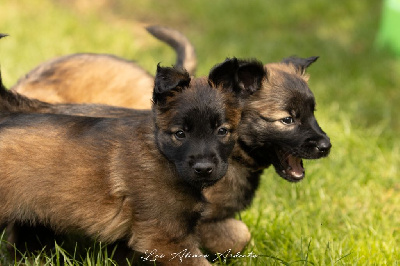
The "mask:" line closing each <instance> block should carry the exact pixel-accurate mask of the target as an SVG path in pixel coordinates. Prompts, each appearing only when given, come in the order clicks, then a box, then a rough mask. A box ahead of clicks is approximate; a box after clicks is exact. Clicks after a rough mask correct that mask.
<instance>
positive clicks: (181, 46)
mask: <svg viewBox="0 0 400 266" xmlns="http://www.w3.org/2000/svg"><path fill="white" fill-rule="evenodd" d="M146 30H147V31H148V32H149V33H150V34H151V35H153V36H154V37H156V38H157V39H159V40H161V41H163V42H165V43H167V44H168V45H169V46H171V47H172V48H173V49H174V50H175V51H176V53H177V57H176V63H175V66H177V67H182V68H185V69H186V70H187V71H188V72H189V74H190V75H191V76H194V75H195V72H196V67H197V58H196V52H195V49H194V47H193V45H192V44H191V43H190V41H189V40H188V39H187V38H186V37H185V36H184V35H183V34H182V33H180V32H179V31H177V30H174V29H171V28H168V27H163V26H149V27H147V28H146Z"/></svg>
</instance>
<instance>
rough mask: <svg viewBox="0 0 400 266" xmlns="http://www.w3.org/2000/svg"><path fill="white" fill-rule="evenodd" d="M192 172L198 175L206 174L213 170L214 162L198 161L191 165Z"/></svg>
mask: <svg viewBox="0 0 400 266" xmlns="http://www.w3.org/2000/svg"><path fill="white" fill-rule="evenodd" d="M193 169H194V172H195V173H196V174H197V175H199V176H208V175H210V174H211V173H212V172H213V170H214V164H213V163H208V162H198V163H195V164H194V165H193Z"/></svg>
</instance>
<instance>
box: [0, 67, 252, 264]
mask: <svg viewBox="0 0 400 266" xmlns="http://www.w3.org/2000/svg"><path fill="white" fill-rule="evenodd" d="M236 68H238V62H237V60H227V61H226V62H224V63H222V64H220V65H218V66H216V67H215V68H213V69H212V71H211V72H210V75H209V79H196V80H193V81H191V80H190V77H189V74H188V73H187V72H185V71H180V70H177V69H175V68H163V67H158V70H157V74H156V78H155V87H154V92H153V102H154V105H153V115H145V116H141V117H139V116H138V117H136V118H135V119H132V118H130V117H125V118H104V117H102V118H95V117H85V116H69V115H61V114H38V113H31V114H26V113H23V112H16V110H11V111H12V112H10V111H7V110H8V109H9V108H8V107H9V106H7V105H5V104H4V101H2V102H1V103H0V110H1V111H0V142H1V145H0V161H1V164H0V202H2V204H1V205H0V223H2V224H9V223H14V222H22V223H23V222H29V223H32V224H39V225H45V226H49V227H51V228H52V229H53V230H55V231H57V232H78V233H83V234H85V235H88V236H91V237H94V238H96V239H98V240H101V241H105V242H115V241H117V240H124V241H126V242H127V243H128V245H129V247H130V248H132V249H133V250H136V251H139V252H142V253H146V252H149V251H153V250H156V252H157V254H158V255H160V256H159V257H158V259H157V261H160V262H163V263H165V264H171V265H175V264H176V263H180V261H179V257H178V256H176V257H175V255H176V254H177V253H180V252H183V251H185V252H186V254H192V256H198V257H197V258H192V257H191V256H189V257H186V258H185V259H184V260H183V261H182V263H183V264H189V265H193V264H196V265H207V264H208V262H207V260H206V259H205V258H203V257H202V254H201V252H200V250H199V249H198V241H197V236H196V233H195V226H196V224H197V221H198V220H199V219H200V218H201V215H202V212H203V210H204V208H206V205H207V202H206V201H205V199H204V197H203V195H202V190H203V189H204V188H206V187H209V186H212V185H214V184H215V183H217V181H218V180H220V179H221V178H222V177H223V176H224V175H225V174H226V171H227V166H228V158H229V155H230V153H231V151H232V149H233V147H234V145H235V141H236V138H237V130H236V129H237V126H238V124H239V122H240V117H241V109H240V98H241V97H243V95H246V94H247V93H246V91H247V90H254V89H257V87H258V86H259V81H258V80H257V81H256V82H253V81H252V80H248V79H244V82H238V79H237V77H236V76H235V71H236ZM231 71H233V72H231ZM227 72H231V73H232V74H229V75H226V73H227ZM3 95H4V94H3ZM20 100H21V99H15V102H14V103H16V102H18V101H20ZM10 104H12V101H11V102H10ZM21 106H22V105H21ZM199 257H200V258H199Z"/></svg>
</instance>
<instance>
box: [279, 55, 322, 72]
mask: <svg viewBox="0 0 400 266" xmlns="http://www.w3.org/2000/svg"><path fill="white" fill-rule="evenodd" d="M318 58H319V56H311V57H309V58H300V57H288V58H285V59H283V60H282V63H285V64H288V65H290V64H292V65H293V66H294V67H295V68H296V70H297V71H298V73H300V74H301V75H303V74H304V73H305V72H306V69H307V67H309V66H310V65H311V64H312V63H314V62H315V61H317V59H318Z"/></svg>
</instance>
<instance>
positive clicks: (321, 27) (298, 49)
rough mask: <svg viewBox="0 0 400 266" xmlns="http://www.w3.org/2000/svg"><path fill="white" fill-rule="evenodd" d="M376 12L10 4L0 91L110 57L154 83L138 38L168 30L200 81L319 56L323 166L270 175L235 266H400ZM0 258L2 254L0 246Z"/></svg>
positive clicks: (399, 193) (147, 50)
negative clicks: (216, 68) (46, 66)
mask: <svg viewBox="0 0 400 266" xmlns="http://www.w3.org/2000/svg"><path fill="white" fill-rule="evenodd" d="M381 8H382V2H381V1H376V0H365V1H346V0H338V1H323V0H303V1H289V0H281V1H265V0H250V1H247V2H244V1H242V0H230V1H226V0H225V1H223V0H219V1H215V0H192V1H185V0H176V1H167V0H158V1H156V0H136V1H128V0H125V1H123V0H114V1H113V0H99V1H96V2H94V1H89V0H82V1H79V0H74V1H67V0H58V1H50V0H29V1H28V0H19V1H11V0H8V1H2V3H1V4H0V25H1V26H0V32H2V33H8V34H10V36H9V37H7V38H5V39H2V40H1V41H0V63H1V70H2V74H3V79H4V82H5V84H6V85H7V86H8V87H11V85H13V84H14V83H15V82H16V81H17V79H18V78H19V77H22V76H23V75H24V74H25V73H27V72H28V71H29V70H31V69H32V68H33V67H34V66H36V65H38V64H39V63H41V62H43V61H45V60H48V59H50V58H53V57H56V56H60V55H65V54H70V53H77V52H95V53H111V54H115V55H117V56H121V57H123V58H126V59H131V60H135V61H136V62H137V63H138V64H139V65H141V66H142V67H144V68H145V69H147V70H148V71H150V73H154V72H155V69H156V64H157V63H158V62H162V64H164V65H171V64H173V63H174V62H175V54H174V52H173V51H172V50H171V49H170V48H168V47H167V46H166V45H164V44H162V43H160V42H158V41H157V40H155V39H154V38H153V37H151V36H150V35H149V34H147V32H146V31H145V30H144V26H146V25H149V24H160V25H166V26H170V27H174V28H176V29H178V30H180V31H181V32H183V33H184V34H185V35H186V36H187V37H188V38H189V39H190V40H191V41H192V43H193V45H194V46H195V47H196V51H197V56H198V62H199V64H198V71H197V74H198V76H201V75H205V74H207V73H208V71H209V69H210V68H211V67H212V66H213V65H214V64H215V63H218V62H221V61H222V60H224V59H225V58H226V57H231V56H236V57H240V58H249V57H255V58H257V59H259V60H261V61H263V62H264V63H268V62H274V61H279V60H281V59H282V58H284V57H288V56H292V55H298V56H301V57H308V56H314V55H318V56H320V59H319V60H318V61H317V62H316V63H315V64H313V65H312V66H311V67H310V68H309V69H308V72H309V73H310V75H311V78H310V88H311V90H312V91H313V92H314V94H315V97H316V100H317V112H316V116H317V118H318V120H319V123H320V125H321V127H322V128H323V129H324V130H325V131H326V132H327V133H328V135H329V136H330V137H331V140H332V144H333V149H332V152H331V155H330V156H329V157H328V158H325V159H322V160H318V161H307V162H305V167H306V169H307V177H306V179H305V180H303V181H302V182H300V183H299V184H291V183H288V182H286V181H284V180H282V179H281V178H279V177H278V176H277V175H276V174H275V173H274V171H273V169H272V168H271V169H268V170H267V171H265V174H264V176H263V179H262V184H261V188H260V189H259V191H258V193H257V197H256V199H255V201H254V204H253V205H252V207H251V208H250V209H249V210H247V211H246V212H244V213H242V214H241V217H242V219H243V220H244V221H245V222H246V224H247V225H248V226H249V227H250V229H251V231H252V236H253V238H252V240H251V243H250V244H249V246H248V248H247V249H246V250H245V251H244V254H248V253H249V252H251V251H252V252H254V253H256V254H260V255H261V254H262V255H265V256H260V257H258V258H257V259H251V260H250V259H238V260H233V261H231V262H230V263H232V264H237V265H266V264H268V265H271V264H272V265H274V264H276V265H280V264H286V265H292V264H294V265H297V264H304V265H306V264H314V265H336V264H338V265H381V264H387V265H398V264H399V263H400V250H399V247H398V246H399V244H400V175H399V164H400V153H399V151H400V143H399V138H398V133H399V131H400V119H399V118H398V116H397V114H399V111H400V91H399V87H400V58H396V57H395V56H394V55H393V54H391V53H390V52H388V51H385V50H378V49H377V48H376V47H375V45H374V44H375V40H376V36H377V33H378V30H379V25H380V24H379V22H380V16H381ZM3 246H4V245H3Z"/></svg>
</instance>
